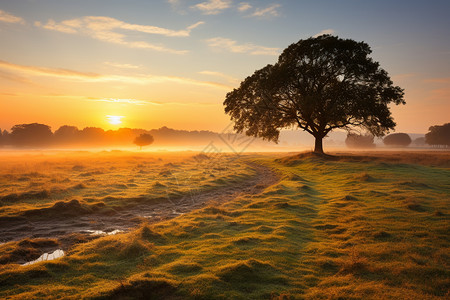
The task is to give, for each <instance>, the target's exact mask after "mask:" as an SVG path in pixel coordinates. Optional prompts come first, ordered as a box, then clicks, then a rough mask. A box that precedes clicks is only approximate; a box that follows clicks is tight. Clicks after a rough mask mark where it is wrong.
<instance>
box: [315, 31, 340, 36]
mask: <svg viewBox="0 0 450 300" xmlns="http://www.w3.org/2000/svg"><path fill="white" fill-rule="evenodd" d="M335 32H336V30H334V29H324V30H322V31H321V32H319V33H317V34H315V35H313V37H318V36H321V35H324V34H334V33H335Z"/></svg>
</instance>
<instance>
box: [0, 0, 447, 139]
mask: <svg viewBox="0 0 450 300" xmlns="http://www.w3.org/2000/svg"><path fill="white" fill-rule="evenodd" d="M449 11H450V1H433V0H431V1H414V0H412V1H411V0H409V1H403V0H398V1H384V0H380V1H368V0H367V1H364V0H340V1H336V0H330V1H326V0H323V1H322V0H321V1H312V0H311V1H307V0H253V1H252V0H244V1H235V0H154V1H148V0H127V1H125V0H122V1H118V0H87V1H85V0H77V1H74V0H72V1H69V0H0V41H1V47H0V128H1V129H8V130H9V129H10V127H11V126H13V125H15V124H22V123H33V122H38V123H44V124H48V125H50V126H51V127H52V129H53V130H56V129H57V128H58V127H59V126H62V125H75V126H78V127H79V128H84V127H86V126H96V127H102V128H104V129H116V128H119V127H132V128H144V129H152V128H160V127H162V126H168V127H171V128H175V129H187V130H213V131H221V130H222V129H224V128H226V127H227V126H228V124H229V123H230V120H229V117H228V116H227V115H226V114H225V113H224V107H223V101H224V99H225V96H226V94H227V92H230V91H232V89H233V88H237V87H238V86H239V83H240V82H241V81H242V80H243V79H245V78H246V77H247V76H250V75H252V74H253V72H254V71H255V70H257V69H260V68H262V67H264V66H265V65H267V64H273V63H275V62H276V60H277V58H278V55H279V54H280V53H281V52H282V50H283V49H285V48H286V47H287V46H289V45H290V44H292V43H295V42H297V41H299V40H300V39H306V38H309V37H311V36H317V35H320V34H323V33H329V34H333V35H337V36H339V37H342V38H351V39H354V40H356V41H365V42H366V43H368V44H369V45H370V46H371V48H372V50H373V53H372V55H371V56H372V57H373V58H374V59H375V60H376V61H378V62H380V64H381V67H382V68H384V69H385V70H386V71H387V72H388V73H389V75H390V76H391V78H392V80H393V81H394V84H395V85H399V86H400V87H402V88H404V89H405V100H406V102H407V104H406V105H401V106H395V107H392V112H393V116H394V119H395V121H396V122H397V128H396V132H408V133H426V132H427V131H428V128H429V127H430V126H432V125H438V124H439V125H440V124H444V123H447V122H450V118H449V116H450V114H449V112H450V35H449V34H448V30H449V29H450V18H448V12H449Z"/></svg>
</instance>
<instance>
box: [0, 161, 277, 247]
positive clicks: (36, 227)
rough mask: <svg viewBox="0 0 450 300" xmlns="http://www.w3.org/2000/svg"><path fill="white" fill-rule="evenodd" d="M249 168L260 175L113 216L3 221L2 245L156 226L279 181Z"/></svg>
mask: <svg viewBox="0 0 450 300" xmlns="http://www.w3.org/2000/svg"><path fill="white" fill-rule="evenodd" d="M249 166H250V167H252V168H253V169H254V170H255V171H256V175H255V176H253V177H250V178H249V179H247V180H244V181H242V182H239V183H237V184H232V185H228V186H224V187H220V188H217V189H214V190H210V191H204V192H200V193H197V194H191V195H187V196H184V197H181V198H177V199H175V198H174V199H169V198H168V199H167V201H164V202H158V203H152V204H145V203H143V204H139V205H136V206H134V207H130V208H127V209H125V210H123V211H117V212H116V213H114V214H112V215H101V214H96V213H92V214H88V215H82V216H74V217H61V218H52V219H48V218H47V219H45V218H44V219H43V218H24V217H19V218H12V219H3V220H0V242H7V241H11V240H20V239H24V238H55V237H62V236H65V235H68V234H72V233H81V234H86V235H95V234H99V235H101V234H108V233H109V234H113V233H115V232H118V231H126V230H128V229H130V228H133V227H135V226H136V225H138V224H139V223H140V222H142V220H143V218H144V219H145V220H147V221H148V222H149V223H156V222H160V221H162V220H167V219H171V218H174V217H177V216H179V215H181V214H185V213H188V212H190V211H192V210H195V209H199V208H201V207H204V206H206V205H207V204H209V203H223V202H226V201H230V200H232V199H234V198H236V197H238V196H241V195H252V194H257V193H260V192H261V191H262V190H263V189H264V188H266V187H268V186H270V185H272V184H274V183H275V182H277V181H278V180H279V177H278V176H277V174H276V173H275V172H273V171H272V170H271V169H270V168H268V167H265V166H263V165H259V164H256V163H249Z"/></svg>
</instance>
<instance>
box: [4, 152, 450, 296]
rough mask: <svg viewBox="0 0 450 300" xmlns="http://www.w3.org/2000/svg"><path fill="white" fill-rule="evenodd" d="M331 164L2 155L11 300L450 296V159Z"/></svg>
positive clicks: (395, 157) (386, 157) (435, 155)
mask: <svg viewBox="0 0 450 300" xmlns="http://www.w3.org/2000/svg"><path fill="white" fill-rule="evenodd" d="M331 154H332V155H330V156H320V155H313V154H310V153H301V154H294V153H290V154H287V153H284V154H282V153H266V154H263V153H249V154H244V155H241V156H239V157H238V156H236V155H233V154H227V155H215V156H213V157H212V156H208V155H205V154H197V153H191V152H179V153H171V152H168V153H145V152H143V153H131V152H101V153H90V152H68V153H57V154H54V153H53V154H51V153H50V154H46V153H30V154H26V155H25V154H15V153H5V154H3V155H2V156H1V157H0V164H1V166H2V168H1V170H0V187H1V189H0V240H1V242H3V243H2V244H0V298H7V299H23V298H30V299H31V298H32V299H40V298H41V299H58V298H64V299H80V298H90V299H111V298H113V299H135V298H144V299H400V298H401V299H445V298H447V299H448V297H449V296H450V266H449V265H450V255H449V253H450V228H449V226H450V222H449V216H450V215H449V214H450V211H449V207H450V154H449V153H448V152H431V151H429V152H418V151H416V152H393V151H391V152H375V151H373V152H366V153H362V152H361V153H356V152H355V153H343V152H341V153H331ZM108 233H109V234H108ZM57 249H62V250H64V253H65V255H64V256H62V257H61V258H58V259H55V260H49V261H42V262H38V263H33V264H28V265H25V266H24V265H23V264H25V263H26V262H30V261H33V260H34V259H37V258H38V257H39V256H40V255H42V254H43V253H46V252H47V253H49V252H52V251H54V250H57Z"/></svg>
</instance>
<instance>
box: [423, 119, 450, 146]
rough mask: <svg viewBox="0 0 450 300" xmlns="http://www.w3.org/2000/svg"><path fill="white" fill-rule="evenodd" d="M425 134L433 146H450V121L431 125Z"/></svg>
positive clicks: (427, 140)
mask: <svg viewBox="0 0 450 300" xmlns="http://www.w3.org/2000/svg"><path fill="white" fill-rule="evenodd" d="M428 130H429V132H428V133H427V134H425V140H426V142H427V144H429V145H433V146H444V147H450V123H446V124H444V125H435V126H431V127H430V128H429V129H428Z"/></svg>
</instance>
